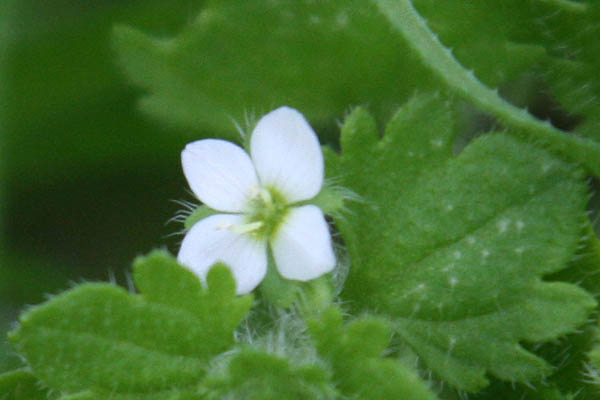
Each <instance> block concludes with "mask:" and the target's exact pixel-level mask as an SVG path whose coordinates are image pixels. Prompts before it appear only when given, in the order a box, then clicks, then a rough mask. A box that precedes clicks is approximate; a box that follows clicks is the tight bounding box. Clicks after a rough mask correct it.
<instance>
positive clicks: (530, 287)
mask: <svg viewBox="0 0 600 400" xmlns="http://www.w3.org/2000/svg"><path fill="white" fill-rule="evenodd" d="M448 107H449V105H448V104H446V103H445V102H444V101H443V100H442V99H438V98H435V97H425V96H419V97H417V98H415V99H413V100H412V101H411V102H409V103H408V104H407V105H405V106H404V107H402V108H401V109H400V110H399V111H398V113H397V114H396V116H395V117H394V118H393V119H392V121H391V122H390V123H389V125H388V127H387V130H386V134H385V136H384V137H383V138H382V139H381V140H379V138H378V134H377V130H376V128H375V124H374V121H373V120H372V118H371V117H370V116H369V115H368V114H367V113H366V112H365V111H364V110H362V109H357V110H355V111H354V112H353V113H352V114H351V115H350V116H349V117H348V118H347V120H346V122H345V124H344V127H343V128H342V149H343V152H342V155H341V156H340V157H339V158H334V159H331V160H328V163H329V165H331V167H332V172H333V174H338V175H339V176H340V178H341V179H342V183H343V184H344V185H346V186H347V187H348V188H349V189H351V190H353V191H355V192H356V193H357V194H358V195H359V196H361V197H362V199H363V201H362V202H360V203H359V202H356V203H353V204H352V205H351V207H350V209H351V210H350V211H351V212H349V213H348V214H347V215H345V216H344V218H340V219H338V220H337V223H338V225H339V227H340V230H341V231H342V234H343V236H344V239H345V241H346V243H347V245H348V248H349V252H350V256H351V261H352V266H353V269H352V270H351V272H350V274H349V276H348V280H347V283H346V287H345V290H344V292H343V293H342V295H343V296H344V298H345V299H347V300H348V301H349V304H351V305H352V306H353V307H355V308H356V309H369V310H376V311H377V312H383V313H388V314H389V315H391V316H393V318H394V320H395V327H396V330H397V332H398V333H399V334H400V335H401V336H402V338H403V339H404V340H406V341H407V342H408V343H409V344H410V345H411V346H412V347H413V348H414V350H415V351H416V352H417V353H418V354H419V355H420V356H421V357H422V359H423V360H424V361H425V362H426V363H427V365H428V367H429V368H431V369H432V370H434V371H435V372H436V373H437V374H438V375H439V376H440V377H442V378H443V379H444V380H446V381H448V382H449V383H451V384H452V385H454V386H456V387H458V388H460V389H463V390H469V391H475V390H478V389H480V388H481V387H483V386H485V385H486V384H487V379H486V378H485V374H486V373H490V374H492V375H495V376H496V377H499V378H501V379H504V380H509V381H518V382H528V381H532V380H537V379H540V378H542V377H543V376H545V375H547V374H549V373H550V371H551V369H550V366H549V365H548V364H547V363H546V362H545V361H544V360H542V359H541V358H539V357H537V356H536V355H534V354H533V353H531V352H529V351H526V350H525V349H524V348H523V347H521V346H520V344H519V342H521V341H530V342H542V341H548V340H551V339H554V338H557V337H559V336H562V335H565V334H567V333H569V332H573V331H574V329H575V328H576V327H577V326H579V325H581V324H582V323H584V322H585V321H586V319H587V316H588V314H589V312H590V310H591V309H592V308H593V307H594V306H595V305H596V303H595V301H594V299H593V298H592V297H591V296H590V295H589V294H587V293H586V292H585V291H583V290H581V289H580V288H578V287H577V286H575V285H572V284H567V283H564V282H544V281H543V280H542V279H541V278H542V277H543V276H544V275H547V274H550V273H553V272H556V271H558V270H560V269H563V268H565V267H566V265H567V262H568V261H570V260H571V258H572V257H573V255H574V254H575V251H576V248H577V245H578V241H579V239H580V237H581V236H582V232H583V225H584V221H586V218H587V217H586V215H585V203H586V198H587V195H586V185H585V182H584V181H583V179H582V178H583V177H582V174H581V171H579V170H578V169H577V168H575V167H573V166H572V165H570V164H567V163H565V162H563V161H561V160H559V159H557V158H555V157H553V156H552V155H550V154H549V153H547V152H545V151H543V150H541V149H538V148H535V147H533V146H531V145H529V144H525V143H522V142H519V141H517V140H516V139H513V138H511V137H509V136H507V135H502V134H493V135H486V136H483V137H481V138H479V139H478V140H476V141H474V142H472V143H471V144H470V145H469V146H468V147H467V148H466V149H465V150H464V151H463V153H461V154H460V155H459V156H458V157H454V156H453V155H452V135H453V126H452V117H451V114H450V113H449V111H448ZM334 176H335V175H334Z"/></svg>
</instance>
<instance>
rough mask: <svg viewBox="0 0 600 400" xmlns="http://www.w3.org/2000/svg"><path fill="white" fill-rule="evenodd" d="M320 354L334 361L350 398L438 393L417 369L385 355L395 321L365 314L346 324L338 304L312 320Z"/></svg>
mask: <svg viewBox="0 0 600 400" xmlns="http://www.w3.org/2000/svg"><path fill="white" fill-rule="evenodd" d="M310 331H311V334H312V336H313V338H314V340H315V343H316V347H317V350H318V352H319V355H321V356H322V357H323V358H324V359H325V360H327V361H328V362H329V363H330V364H331V369H332V371H333V379H334V380H335V381H336V382H338V386H339V390H340V392H341V393H342V394H343V395H344V396H346V397H347V398H351V399H364V400H386V399H406V400H434V399H436V398H437V397H436V396H435V395H434V394H433V393H432V392H431V391H430V390H429V388H428V387H427V385H426V384H425V383H424V382H423V381H422V380H421V379H420V378H419V377H418V376H417V374H416V373H415V371H413V370H411V369H410V368H409V367H407V366H405V365H403V364H401V363H400V362H399V361H397V360H393V359H385V358H383V357H382V354H383V352H384V350H385V349H386V348H387V346H388V344H389V341H390V337H391V336H392V324H391V323H390V322H389V321H387V320H385V319H383V318H379V317H373V316H364V317H361V318H358V319H355V320H353V321H351V322H349V323H347V324H344V323H343V319H342V314H341V312H340V310H338V309H336V308H330V309H328V310H326V311H325V312H324V313H323V314H322V315H321V316H320V317H318V318H314V319H313V320H312V321H311V323H310Z"/></svg>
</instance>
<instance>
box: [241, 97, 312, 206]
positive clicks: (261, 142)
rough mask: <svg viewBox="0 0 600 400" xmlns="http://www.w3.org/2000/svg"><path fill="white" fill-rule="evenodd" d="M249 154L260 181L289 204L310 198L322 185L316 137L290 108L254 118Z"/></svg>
mask: <svg viewBox="0 0 600 400" xmlns="http://www.w3.org/2000/svg"><path fill="white" fill-rule="evenodd" d="M250 153H251V155H252V160H253V161H254V166H255V168H256V172H257V173H258V177H259V178H260V181H261V184H262V185H263V186H273V187H275V188H276V189H277V190H279V191H280V192H281V194H282V195H284V196H285V198H286V200H287V201H288V202H290V203H294V202H297V201H302V200H308V199H312V198H313V197H315V196H316V195H317V194H318V193H319V191H320V190H321V186H323V169H324V167H323V153H322V152H321V146H320V145H319V139H318V138H317V135H316V134H315V132H314V131H313V130H312V128H311V127H310V125H309V124H308V122H306V119H304V117H303V116H302V114H300V113H299V112H298V111H296V110H294V109H293V108H289V107H281V108H278V109H276V110H275V111H271V112H270V113H268V114H267V115H265V116H264V117H262V118H261V119H260V120H259V121H258V124H257V125H256V128H254V131H253V132H252V137H251V138H250Z"/></svg>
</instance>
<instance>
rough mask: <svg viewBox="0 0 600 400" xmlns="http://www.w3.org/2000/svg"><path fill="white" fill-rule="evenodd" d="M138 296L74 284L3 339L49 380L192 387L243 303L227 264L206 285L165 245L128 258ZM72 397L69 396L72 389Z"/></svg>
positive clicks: (99, 388) (132, 390)
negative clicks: (132, 260) (161, 249)
mask: <svg viewBox="0 0 600 400" xmlns="http://www.w3.org/2000/svg"><path fill="white" fill-rule="evenodd" d="M134 277H135V282H136V284H137V285H138V287H139V289H140V290H141V292H142V294H141V295H133V294H131V293H128V292H127V291H125V290H123V289H121V288H119V287H116V286H112V285H108V284H97V283H88V284H84V285H80V286H78V287H76V288H74V289H72V290H70V291H68V292H66V293H64V294H62V295H60V296H58V297H56V298H54V299H52V300H50V301H49V302H47V303H45V304H43V305H41V306H38V307H35V308H33V309H31V310H30V311H28V312H27V313H25V314H24V315H22V317H21V319H20V326H19V328H18V329H17V330H16V331H14V332H12V334H11V336H10V339H11V340H12V341H13V343H14V344H15V346H16V347H17V349H18V350H19V352H21V354H23V355H24V356H25V357H26V358H27V360H28V361H29V363H30V364H31V368H32V370H33V373H34V374H35V376H36V377H38V378H39V379H40V380H41V381H42V382H43V383H44V384H45V385H47V386H48V387H50V388H53V389H56V390H59V391H62V392H65V393H72V394H75V393H78V392H82V391H89V392H91V393H92V394H86V396H91V395H94V396H96V397H102V396H108V394H110V396H111V398H115V399H123V400H126V399H138V398H139V399H141V398H144V399H172V398H179V397H177V396H181V395H183V394H185V393H189V394H190V395H193V393H194V392H195V391H196V388H197V385H198V383H199V382H200V380H201V379H202V377H203V376H204V375H205V373H206V369H207V366H208V361H209V360H210V359H211V358H212V357H213V356H215V355H216V354H219V353H221V352H223V351H225V350H227V349H228V348H229V347H230V346H231V345H232V344H233V330H234V329H235V327H236V325H237V324H238V323H239V321H240V319H241V318H242V317H243V316H244V314H245V313H246V312H247V311H248V309H249V307H250V305H251V301H252V299H251V297H249V296H248V297H241V298H236V296H235V282H234V280H233V277H232V276H231V274H230V272H229V270H228V269H227V268H225V267H215V268H213V269H212V270H211V272H210V273H209V276H208V288H207V289H205V288H203V287H202V284H201V283H200V281H199V280H198V278H196V276H195V275H193V274H192V273H191V272H190V271H188V270H187V269H185V268H183V267H181V266H179V265H178V264H177V262H176V261H175V260H174V259H172V258H171V256H169V255H168V254H167V253H165V252H154V253H151V254H150V255H149V256H148V257H144V258H139V259H138V260H136V263H135V273H134ZM75 398H77V397H75Z"/></svg>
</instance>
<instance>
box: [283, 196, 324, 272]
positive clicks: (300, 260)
mask: <svg viewBox="0 0 600 400" xmlns="http://www.w3.org/2000/svg"><path fill="white" fill-rule="evenodd" d="M271 248H272V250H273V257H274V258H275V263H276V264H277V269H278V270H279V273H280V274H281V276H283V277H284V278H286V279H294V280H298V281H308V280H311V279H315V278H318V277H319V276H321V275H323V274H325V273H327V272H329V271H331V270H332V269H333V267H335V254H334V252H333V247H332V244H331V235H330V233H329V228H328V227H327V222H326V221H325V217H324V216H323V213H322V212H321V209H320V208H319V207H317V206H313V205H306V206H302V207H296V208H292V209H291V210H290V214H289V215H287V216H286V219H285V221H284V222H283V223H282V225H281V226H280V227H279V229H278V230H277V231H276V232H275V234H274V236H273V237H272V238H271Z"/></svg>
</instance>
